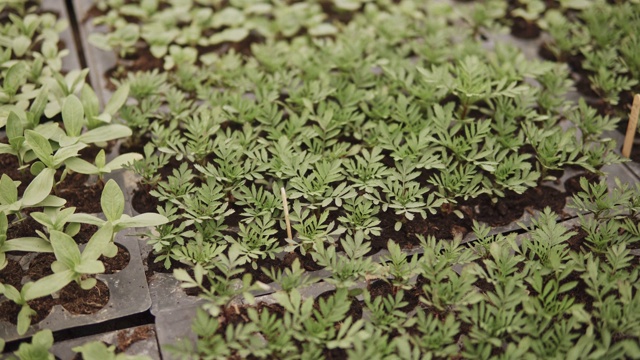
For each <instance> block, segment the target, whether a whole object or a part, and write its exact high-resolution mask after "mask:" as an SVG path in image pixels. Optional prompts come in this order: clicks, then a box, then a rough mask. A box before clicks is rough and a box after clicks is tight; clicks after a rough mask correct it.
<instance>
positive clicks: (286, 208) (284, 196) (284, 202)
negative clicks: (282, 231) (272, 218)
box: [280, 187, 293, 240]
mask: <svg viewBox="0 0 640 360" xmlns="http://www.w3.org/2000/svg"><path fill="white" fill-rule="evenodd" d="M280 193H281V194H282V208H283V209H284V222H285V223H286V224H287V238H288V239H289V240H293V236H292V235H291V222H290V221H289V204H288V203H287V192H286V191H285V190H284V187H281V188H280Z"/></svg>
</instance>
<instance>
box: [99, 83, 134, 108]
mask: <svg viewBox="0 0 640 360" xmlns="http://www.w3.org/2000/svg"><path fill="white" fill-rule="evenodd" d="M128 97H129V84H124V85H121V86H120V87H119V88H118V90H116V91H115V92H114V93H113V94H112V95H111V98H110V99H109V101H108V102H107V105H105V106H104V112H105V113H107V114H109V115H111V116H113V115H114V114H115V113H116V112H118V110H120V108H121V107H122V105H124V103H125V102H126V101H127V98H128Z"/></svg>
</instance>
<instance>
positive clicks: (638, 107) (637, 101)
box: [622, 94, 640, 158]
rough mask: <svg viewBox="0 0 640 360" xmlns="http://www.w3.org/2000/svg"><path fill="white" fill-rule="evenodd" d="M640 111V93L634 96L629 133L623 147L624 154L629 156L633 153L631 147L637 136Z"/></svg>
mask: <svg viewBox="0 0 640 360" xmlns="http://www.w3.org/2000/svg"><path fill="white" fill-rule="evenodd" d="M639 113H640V94H636V96H634V97H633V105H632V106H631V114H629V124H628V125H627V134H626V135H625V136H624V146H623V147H622V156H624V157H626V158H628V157H629V156H630V155H631V147H632V146H633V139H634V138H635V136H636V129H637V128H638V114H639Z"/></svg>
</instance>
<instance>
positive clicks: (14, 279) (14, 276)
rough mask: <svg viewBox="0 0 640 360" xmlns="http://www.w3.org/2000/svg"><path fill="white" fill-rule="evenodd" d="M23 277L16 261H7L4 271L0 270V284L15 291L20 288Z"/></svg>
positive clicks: (22, 271)
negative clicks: (13, 288)
mask: <svg viewBox="0 0 640 360" xmlns="http://www.w3.org/2000/svg"><path fill="white" fill-rule="evenodd" d="M23 276H24V270H22V267H21V266H20V264H18V262H17V261H15V260H12V259H7V265H6V266H5V267H4V269H2V270H0V283H1V284H4V285H11V286H13V287H15V288H16V289H18V290H20V289H21V288H22V277H23Z"/></svg>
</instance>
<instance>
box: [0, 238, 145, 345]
mask: <svg viewBox="0 0 640 360" xmlns="http://www.w3.org/2000/svg"><path fill="white" fill-rule="evenodd" d="M128 233H130V232H129V231H127V230H125V231H123V232H121V233H119V234H118V235H117V236H116V243H118V244H120V245H122V246H124V247H125V248H126V249H127V251H129V255H130V261H129V264H128V265H127V267H125V268H124V269H122V270H121V271H119V272H117V273H115V274H100V275H97V276H96V278H97V279H99V280H102V281H103V282H104V283H105V284H106V285H107V286H108V287H109V302H108V303H107V304H106V305H105V306H104V307H103V308H102V309H100V310H99V311H98V312H96V313H94V314H90V315H74V314H71V313H70V312H68V311H67V310H65V309H64V308H63V307H62V306H61V305H55V306H54V307H53V309H52V310H51V313H50V314H49V315H48V316H47V317H46V318H45V319H43V320H42V321H40V322H38V323H36V324H32V325H31V327H30V328H29V330H28V331H27V332H26V333H25V334H24V335H18V333H17V329H16V326H15V325H13V324H11V323H8V322H4V321H2V322H0V338H3V339H4V340H5V341H13V340H17V339H22V338H26V337H29V336H31V335H33V334H34V333H36V332H38V331H39V330H41V329H51V330H53V331H55V330H62V329H68V328H72V327H76V326H81V325H88V324H98V323H101V322H104V321H107V320H111V319H117V318H120V317H124V316H127V315H132V314H137V313H140V312H144V311H146V310H147V309H149V307H150V306H151V298H150V297H149V289H148V287H147V281H146V279H145V274H144V266H143V265H142V261H141V259H140V257H139V256H137V254H139V253H140V248H139V246H138V240H136V239H135V238H132V237H130V236H127V234H128Z"/></svg>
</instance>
